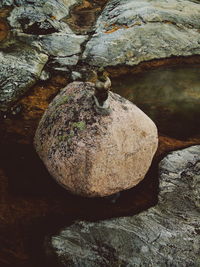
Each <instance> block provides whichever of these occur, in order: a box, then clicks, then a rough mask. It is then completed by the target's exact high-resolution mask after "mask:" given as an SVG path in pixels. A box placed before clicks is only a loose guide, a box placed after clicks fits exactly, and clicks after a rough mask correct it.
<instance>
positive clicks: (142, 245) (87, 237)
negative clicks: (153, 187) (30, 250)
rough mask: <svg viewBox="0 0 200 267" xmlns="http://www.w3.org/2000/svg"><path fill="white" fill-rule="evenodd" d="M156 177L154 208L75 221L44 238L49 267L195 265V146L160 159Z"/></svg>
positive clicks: (199, 175) (199, 225) (198, 176)
mask: <svg viewBox="0 0 200 267" xmlns="http://www.w3.org/2000/svg"><path fill="white" fill-rule="evenodd" d="M159 178H160V193H159V203H158V204H157V206H155V207H153V208H150V209H149V210H147V211H145V212H142V213H141V214H139V215H135V216H133V217H122V218H117V219H112V220H105V221H100V222H96V223H90V222H84V221H80V222H76V223H75V224H73V225H72V226H70V227H68V228H65V229H64V230H62V231H61V232H60V233H59V234H57V235H54V236H52V237H50V238H47V239H46V242H45V245H46V252H47V257H48V260H51V262H52V260H53V259H55V258H56V259H55V260H56V261H57V262H58V264H57V265H56V264H55V265H54V266H87V267H90V266H92V267H94V266H155V267H158V266H159V267H160V266H163V267H165V266H166V267H167V266H177V267H178V266H182V267H186V266H194V267H196V266H199V265H200V237H199V233H200V221H199V215H200V213H199V212H200V210H199V208H200V191H199V185H200V146H193V147H190V148H187V149H184V150H180V151H176V152H173V153H171V154H169V155H168V156H167V157H165V158H164V159H163V160H162V161H161V163H160V166H159ZM52 252H53V253H54V254H52ZM54 257H55V258H54Z"/></svg>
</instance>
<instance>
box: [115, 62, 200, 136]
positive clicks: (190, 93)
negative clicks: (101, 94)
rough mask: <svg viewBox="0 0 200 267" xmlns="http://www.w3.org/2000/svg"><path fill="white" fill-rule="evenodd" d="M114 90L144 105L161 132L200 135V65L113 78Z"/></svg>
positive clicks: (172, 134) (142, 107)
mask: <svg viewBox="0 0 200 267" xmlns="http://www.w3.org/2000/svg"><path fill="white" fill-rule="evenodd" d="M113 91H115V92H116V93H118V94H120V95H122V96H123V97H125V98H127V99H129V100H130V101H132V102H133V103H135V104H136V105H137V106H138V107H139V108H141V109H142V110H143V111H144V112H145V113H146V114H147V115H148V116H149V117H150V118H151V119H152V120H153V121H154V122H155V123H156V125H157V127H158V130H159V132H160V133H161V134H164V135H167V136H170V137H174V138H177V139H182V140H184V139H187V138H189V137H195V136H199V135H200V65H199V66H197V65H195V66H189V67H188V66H187V67H171V68H160V69H159V70H150V71H148V72H144V73H142V74H138V75H133V74H132V75H130V74H129V75H128V76H124V77H123V78H120V79H116V80H114V81H113Z"/></svg>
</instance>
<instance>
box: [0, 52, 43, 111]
mask: <svg viewBox="0 0 200 267" xmlns="http://www.w3.org/2000/svg"><path fill="white" fill-rule="evenodd" d="M47 60H48V56H47V55H45V54H43V53H39V52H36V51H35V50H32V49H30V47H24V49H23V50H19V49H18V50H17V51H14V52H13V53H4V52H0V111H6V109H7V108H8V107H9V106H10V105H11V104H12V103H13V102H14V101H15V100H17V98H18V97H20V96H21V95H23V94H24V93H25V92H26V90H27V89H28V88H29V87H30V86H32V85H33V84H34V83H35V82H36V80H38V79H39V77H40V74H41V71H42V69H43V67H44V65H45V63H46V62H47Z"/></svg>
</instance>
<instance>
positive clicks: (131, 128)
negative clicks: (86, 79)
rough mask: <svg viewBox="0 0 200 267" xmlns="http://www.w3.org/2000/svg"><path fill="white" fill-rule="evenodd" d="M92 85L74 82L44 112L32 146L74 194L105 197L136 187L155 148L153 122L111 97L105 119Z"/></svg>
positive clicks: (115, 95)
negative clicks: (97, 103) (99, 111)
mask: <svg viewBox="0 0 200 267" xmlns="http://www.w3.org/2000/svg"><path fill="white" fill-rule="evenodd" d="M93 96H94V85H93V84H91V83H82V82H74V83H72V84H70V85H69V86H68V87H66V88H65V89H63V90H62V92H61V93H60V94H59V95H58V96H57V97H56V98H55V99H54V100H53V102H52V103H51V104H50V106H49V108H48V110H47V111H46V112H45V114H44V116H43V118H42V120H41V121H40V124H39V126H38V129H37V131H36V135H35V147H36V151H37V152H38V154H39V156H40V158H41V159H42V160H43V162H44V163H45V165H46V167H47V169H48V170H49V172H50V174H51V175H52V176H53V177H54V178H55V179H56V181H57V182H58V183H59V184H61V185H62V186H63V187H65V188H66V189H67V190H69V191H70V192H72V193H74V194H78V195H83V196H87V197H94V196H107V195H112V194H114V193H117V192H119V191H121V190H124V189H128V188H131V187H133V186H135V185H136V184H138V183H139V182H140V181H141V180H142V179H143V178H144V176H145V174H146V172H147V170H148V169H149V166H150V164H151V161H152V157H153V155H154V153H155V151H156V149H157V129H156V126H155V125H154V123H153V122H152V121H151V120H150V119H149V118H148V117H147V116H146V115H145V114H144V113H143V112H142V111H141V110H140V109H138V108H137V107H136V106H135V105H133V104H132V103H131V102H129V101H127V100H125V99H123V98H122V97H120V96H118V95H117V94H114V93H110V96H109V101H110V109H111V112H110V114H109V115H107V116H104V115H103V114H101V113H100V114H99V113H97V111H96V108H95V104H94V98H93Z"/></svg>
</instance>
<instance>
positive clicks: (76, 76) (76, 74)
mask: <svg viewBox="0 0 200 267" xmlns="http://www.w3.org/2000/svg"><path fill="white" fill-rule="evenodd" d="M71 77H72V80H73V81H77V80H81V78H82V74H81V73H80V72H77V71H72V75H71Z"/></svg>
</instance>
